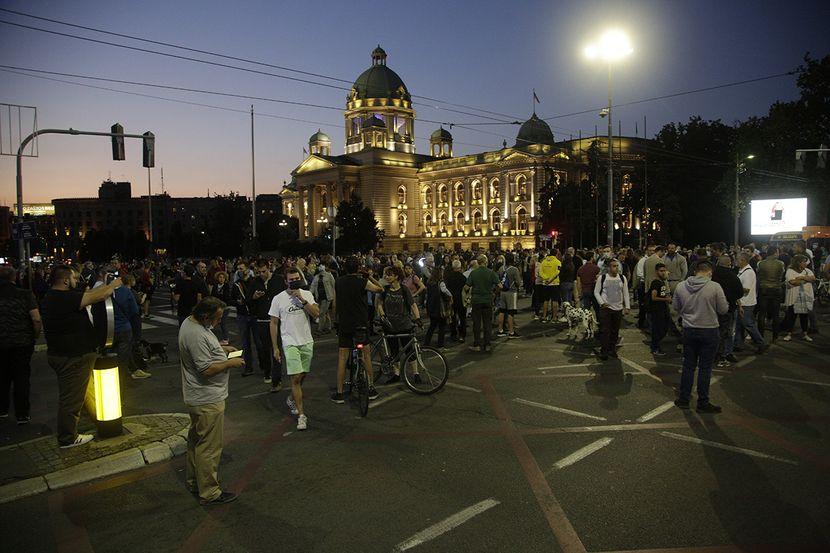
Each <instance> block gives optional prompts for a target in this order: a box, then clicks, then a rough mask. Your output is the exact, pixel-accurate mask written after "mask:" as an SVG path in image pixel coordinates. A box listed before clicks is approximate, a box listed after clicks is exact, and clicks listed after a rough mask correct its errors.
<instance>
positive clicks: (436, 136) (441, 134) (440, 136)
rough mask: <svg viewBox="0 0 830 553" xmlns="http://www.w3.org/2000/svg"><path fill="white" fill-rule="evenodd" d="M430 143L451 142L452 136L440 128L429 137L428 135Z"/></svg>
mask: <svg viewBox="0 0 830 553" xmlns="http://www.w3.org/2000/svg"><path fill="white" fill-rule="evenodd" d="M429 139H430V141H435V142H452V135H451V134H450V131H448V130H447V129H445V128H444V127H440V128H439V129H437V130H436V131H433V133H432V134H431V135H429Z"/></svg>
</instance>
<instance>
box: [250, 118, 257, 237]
mask: <svg viewBox="0 0 830 553" xmlns="http://www.w3.org/2000/svg"><path fill="white" fill-rule="evenodd" d="M251 228H252V229H253V230H252V232H253V237H254V240H253V242H254V249H255V250H256V249H257V247H256V162H255V159H254V106H253V104H252V105H251Z"/></svg>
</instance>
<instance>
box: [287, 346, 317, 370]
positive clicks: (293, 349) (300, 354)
mask: <svg viewBox="0 0 830 553" xmlns="http://www.w3.org/2000/svg"><path fill="white" fill-rule="evenodd" d="M282 349H283V351H284V352H285V373H286V374H287V375H289V376H291V375H292V374H300V373H307V372H309V371H310V370H311V356H312V354H313V353H314V342H309V343H307V344H303V345H302V346H283V347H282Z"/></svg>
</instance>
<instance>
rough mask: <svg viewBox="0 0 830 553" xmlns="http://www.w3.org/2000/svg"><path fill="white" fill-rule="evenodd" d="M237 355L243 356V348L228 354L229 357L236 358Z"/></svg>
mask: <svg viewBox="0 0 830 553" xmlns="http://www.w3.org/2000/svg"><path fill="white" fill-rule="evenodd" d="M237 357H242V350H241V349H238V350H236V351H232V352H230V353H229V354H228V359H236V358H237Z"/></svg>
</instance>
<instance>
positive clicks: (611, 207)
mask: <svg viewBox="0 0 830 553" xmlns="http://www.w3.org/2000/svg"><path fill="white" fill-rule="evenodd" d="M611 105H612V103H611V62H610V61H609V62H608V218H607V219H608V232H607V235H608V245H609V246H613V245H614V147H613V140H612V139H613V132H614V127H613V125H612V124H611Z"/></svg>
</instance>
